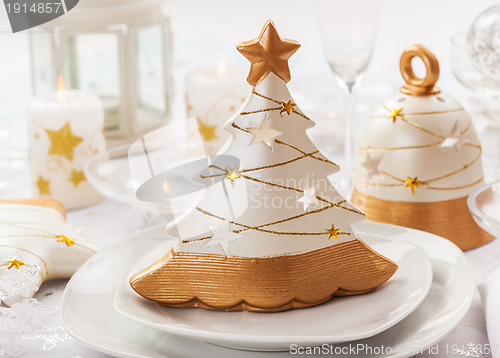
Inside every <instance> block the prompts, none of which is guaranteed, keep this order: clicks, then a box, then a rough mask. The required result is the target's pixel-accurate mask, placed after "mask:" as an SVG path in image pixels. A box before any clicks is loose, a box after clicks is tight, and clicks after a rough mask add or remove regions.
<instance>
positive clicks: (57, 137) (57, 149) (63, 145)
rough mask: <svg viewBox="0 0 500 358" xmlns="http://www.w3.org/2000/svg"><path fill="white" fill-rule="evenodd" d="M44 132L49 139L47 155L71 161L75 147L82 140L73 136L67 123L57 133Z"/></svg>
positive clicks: (48, 130)
mask: <svg viewBox="0 0 500 358" xmlns="http://www.w3.org/2000/svg"><path fill="white" fill-rule="evenodd" d="M45 132H47V134H48V135H49V139H50V149H49V154H59V155H62V156H64V157H65V158H66V159H68V160H69V161H73V153H74V151H75V147H76V146H77V145H78V144H80V143H81V142H82V140H83V138H81V137H78V136H76V135H74V134H73V132H72V131H71V127H70V126H69V122H68V123H66V124H65V125H64V126H63V127H62V128H61V129H59V130H58V131H51V130H50V129H46V130H45Z"/></svg>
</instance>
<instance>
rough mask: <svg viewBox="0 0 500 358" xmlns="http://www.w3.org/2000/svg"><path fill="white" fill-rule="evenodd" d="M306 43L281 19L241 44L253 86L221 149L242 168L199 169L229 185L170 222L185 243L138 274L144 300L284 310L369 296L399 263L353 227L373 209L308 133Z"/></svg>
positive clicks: (138, 287) (219, 186) (137, 287)
mask: <svg viewBox="0 0 500 358" xmlns="http://www.w3.org/2000/svg"><path fill="white" fill-rule="evenodd" d="M299 46H300V45H299V44H298V43H297V42H295V41H292V40H287V39H282V38H280V36H279V35H278V33H277V32H276V29H275V27H274V24H273V23H272V22H271V21H268V22H267V23H266V25H265V26H264V28H263V30H262V32H261V34H260V36H259V37H258V38H257V39H255V40H251V41H247V42H243V43H241V44H240V45H238V50H239V51H240V52H241V53H242V54H243V55H244V56H245V57H246V58H247V59H248V60H250V62H251V68H250V73H249V76H248V79H247V80H248V82H249V83H250V84H251V85H252V86H254V88H253V91H252V94H251V95H250V96H249V98H248V99H247V100H246V102H245V105H244V107H243V109H242V111H241V112H240V113H239V114H237V115H236V116H234V117H233V118H232V119H230V120H229V121H228V123H227V125H226V129H227V130H228V131H229V132H231V133H232V134H233V140H232V141H231V142H230V143H228V144H227V145H226V146H225V148H223V152H224V153H223V154H224V155H228V156H233V157H236V158H238V160H239V165H237V166H232V167H231V166H230V165H226V166H222V165H217V163H215V164H213V165H211V168H210V169H211V171H209V173H211V174H207V175H204V174H203V173H202V174H201V177H202V179H203V177H204V176H205V177H217V178H219V179H220V180H221V182H220V183H219V184H216V185H213V186H211V187H209V188H208V189H207V192H206V195H205V197H204V199H203V200H201V202H200V203H199V204H198V206H197V207H196V208H195V210H193V211H192V212H190V213H187V214H186V215H185V216H184V217H183V218H182V219H181V220H179V221H178V222H176V224H175V225H172V226H170V227H169V228H168V230H169V232H170V234H172V235H174V236H178V237H179V238H180V240H179V244H178V245H177V246H176V247H175V248H173V249H172V250H171V251H170V252H168V253H167V254H166V255H165V256H164V257H163V258H162V259H160V260H159V261H158V262H155V263H153V264H152V265H151V266H150V267H148V268H146V269H145V270H143V271H141V272H139V273H137V274H135V275H134V276H133V277H132V278H131V279H130V284H131V286H132V288H133V289H134V290H135V291H136V292H137V293H139V294H140V295H142V296H143V297H145V298H148V299H150V300H153V301H156V302H158V303H160V304H162V305H165V306H171V307H202V308H207V309H215V310H248V311H259V312H277V311H283V310H287V309H292V308H302V307H309V306H314V305H318V304H321V303H323V302H326V301H328V300H330V299H331V298H332V297H333V296H347V295H357V294H362V293H367V292H371V291H373V290H374V289H375V288H376V287H377V286H379V285H380V284H382V283H384V282H386V281H387V280H388V279H389V278H390V277H391V276H392V275H393V274H394V272H395V271H396V269H397V265H396V264H394V263H393V262H392V261H390V260H388V259H386V258H384V257H382V256H381V255H379V254H377V253H376V252H374V251H373V250H371V249H370V248H369V247H368V246H366V245H365V244H364V243H363V242H362V241H361V240H360V239H358V238H357V237H356V235H355V234H354V232H353V231H352V229H351V224H353V223H355V222H358V221H360V220H363V219H364V214H363V213H362V212H361V211H359V210H358V209H357V208H356V207H354V206H353V205H351V204H350V203H349V202H348V201H347V200H345V199H343V198H342V197H341V196H340V194H339V193H338V192H337V191H336V190H335V188H334V187H333V186H332V185H331V184H330V182H329V181H328V179H327V176H328V175H330V174H332V173H335V172H337V171H338V170H339V167H338V165H337V164H335V163H333V162H331V161H330V160H328V159H327V158H326V157H325V156H323V155H322V154H321V153H320V152H319V150H318V149H317V148H316V147H315V146H314V144H313V143H312V142H311V140H310V139H309V137H308V136H307V134H306V130H307V129H308V128H310V127H312V126H313V125H314V123H313V122H312V121H311V120H310V119H309V118H308V117H307V116H306V115H304V114H303V113H302V112H301V111H300V110H299V108H298V107H297V105H296V104H295V102H294V101H293V99H292V97H291V96H290V93H289V92H288V89H287V86H286V83H287V82H288V81H289V80H290V72H289V68H288V58H289V57H290V56H291V55H292V54H293V53H294V52H295V51H296V50H297V49H298V48H299ZM224 149H225V150H224Z"/></svg>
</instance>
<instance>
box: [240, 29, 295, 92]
mask: <svg viewBox="0 0 500 358" xmlns="http://www.w3.org/2000/svg"><path fill="white" fill-rule="evenodd" d="M299 47H300V44H299V43H298V42H297V41H294V40H289V39H283V38H281V37H280V35H278V32H277V31H276V28H275V27H274V24H273V22H272V21H271V20H268V21H267V22H266V24H265V25H264V27H263V28H262V31H261V33H260V35H259V37H257V38H256V39H254V40H250V41H245V42H242V43H240V44H239V45H238V46H237V49H238V51H239V52H240V53H241V54H242V55H243V56H245V57H246V58H247V59H248V60H249V61H250V63H251V67H250V73H249V74H248V78H247V81H248V83H250V84H251V85H252V86H256V85H258V84H259V83H260V81H262V80H263V79H264V78H266V77H267V75H268V74H269V73H271V72H273V73H274V74H275V75H276V76H278V77H279V78H281V79H282V80H283V81H285V82H288V81H290V78H291V77H290V69H289V68H288V59H289V58H290V56H292V55H293V54H294V53H295V51H297V50H298V49H299Z"/></svg>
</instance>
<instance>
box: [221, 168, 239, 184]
mask: <svg viewBox="0 0 500 358" xmlns="http://www.w3.org/2000/svg"><path fill="white" fill-rule="evenodd" d="M239 169H240V167H236V168H235V169H231V168H229V167H228V166H226V176H225V177H224V179H229V180H230V181H231V185H234V180H235V179H236V178H239V177H240V175H239V173H238V171H239Z"/></svg>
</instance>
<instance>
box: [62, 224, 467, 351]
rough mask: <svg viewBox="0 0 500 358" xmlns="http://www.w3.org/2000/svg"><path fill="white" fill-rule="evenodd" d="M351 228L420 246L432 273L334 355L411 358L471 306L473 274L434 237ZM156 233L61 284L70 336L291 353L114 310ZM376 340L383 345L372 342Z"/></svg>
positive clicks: (107, 343) (146, 347)
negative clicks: (198, 334)
mask: <svg viewBox="0 0 500 358" xmlns="http://www.w3.org/2000/svg"><path fill="white" fill-rule="evenodd" d="M354 229H355V231H356V232H357V233H358V235H360V236H363V235H365V234H374V235H381V236H383V237H388V238H392V239H397V240H402V241H405V242H409V243H412V244H415V245H417V246H420V247H422V248H423V249H424V250H425V251H426V252H427V254H428V256H429V258H430V261H431V264H432V268H433V271H434V275H433V281H432V285H431V288H430V291H429V293H428V295H427V296H426V298H425V299H424V301H423V302H422V303H421V304H420V306H419V307H418V308H417V309H416V310H415V311H414V312H413V313H412V314H410V315H409V316H408V317H407V318H406V319H404V320H403V321H401V322H400V323H398V324H396V325H395V326H393V327H391V328H389V329H388V330H386V331H384V332H382V333H380V334H377V335H375V336H373V337H370V338H366V339H362V340H357V341H353V342H347V343H342V344H336V345H335V350H336V351H337V352H339V354H337V356H338V357H348V356H349V354H348V350H349V348H351V347H365V348H369V347H372V352H371V353H370V352H369V351H368V349H366V350H364V351H360V350H357V351H356V353H357V354H356V355H357V356H358V357H360V358H361V357H373V358H375V357H377V358H383V357H393V358H398V357H410V356H413V355H415V354H416V353H418V352H420V351H422V350H425V349H427V348H428V347H430V346H432V345H434V344H436V343H437V342H439V341H440V340H441V339H442V338H443V337H444V336H445V335H446V334H448V333H449V332H450V331H451V330H452V329H453V328H454V327H456V325H457V324H458V323H459V322H460V321H461V320H462V318H463V317H464V315H465V314H466V312H467V310H468V309H469V307H470V304H471V301H472V295H473V292H474V281H473V276H472V273H471V270H470V268H469V265H468V263H467V260H466V258H465V256H464V254H463V253H462V251H461V250H460V249H458V248H457V247H456V246H455V245H454V244H453V243H451V242H450V241H448V240H446V239H444V238H441V237H439V236H436V235H433V234H430V233H426V232H422V231H418V230H413V229H408V228H403V227H398V226H393V225H387V224H380V223H370V222H364V223H359V224H356V225H355V226H354ZM162 235H163V232H162V231H156V232H155V231H154V230H152V231H151V230H149V231H146V232H143V233H142V234H141V236H140V238H137V236H136V235H135V238H133V239H131V240H127V241H125V242H123V243H122V244H120V245H119V246H117V247H113V248H110V249H108V250H104V251H102V252H100V253H98V254H97V255H95V256H94V257H93V258H91V259H90V260H89V261H87V263H85V264H84V265H83V266H82V267H81V268H80V270H78V271H77V273H76V274H75V275H74V276H73V277H72V279H71V280H70V282H69V283H68V285H67V287H66V290H65V292H64V296H63V300H62V305H61V315H62V321H63V324H64V326H65V328H66V329H67V331H68V332H69V333H70V334H71V335H72V336H73V337H74V338H75V339H77V340H79V341H80V342H82V343H84V344H86V345H88V346H90V347H92V348H94V349H96V350H98V351H100V352H103V353H107V354H110V355H113V356H116V357H124V358H125V357H126V358H129V357H136V358H137V357H144V358H146V357H152V358H156V357H158V358H159V357H170V358H181V357H182V358H199V357H204V358H254V357H255V358H285V357H293V356H296V354H295V355H292V354H290V353H288V352H250V351H241V350H233V349H228V348H223V347H220V346H216V345H212V344H208V343H204V342H201V341H197V340H192V339H188V338H182V337H178V336H175V335H172V334H168V333H165V332H162V331H159V330H156V329H153V328H150V327H145V326H143V325H140V324H137V323H135V322H133V321H131V320H129V319H126V318H125V317H123V316H122V315H120V314H119V313H118V312H117V311H116V310H115V309H114V297H115V294H116V290H117V288H118V286H119V284H120V283H121V280H123V278H124V276H125V275H127V274H128V272H129V270H130V263H131V262H134V261H135V260H137V258H138V257H141V256H142V255H144V254H146V253H147V252H149V251H150V250H151V249H152V248H153V247H156V246H158V245H159V244H160V243H161V242H164V240H165V239H163V238H160V237H161V236H162ZM155 237H157V238H156V239H155ZM200 311H201V310H200ZM332 320H334V317H332ZM221 324H223V322H221ZM325 343H326V342H325ZM381 346H384V347H386V349H384V350H383V351H380V350H376V349H373V348H377V347H381ZM387 347H390V349H388V348H387ZM344 352H347V353H344ZM308 356H309V357H320V355H308ZM330 356H331V355H330Z"/></svg>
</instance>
